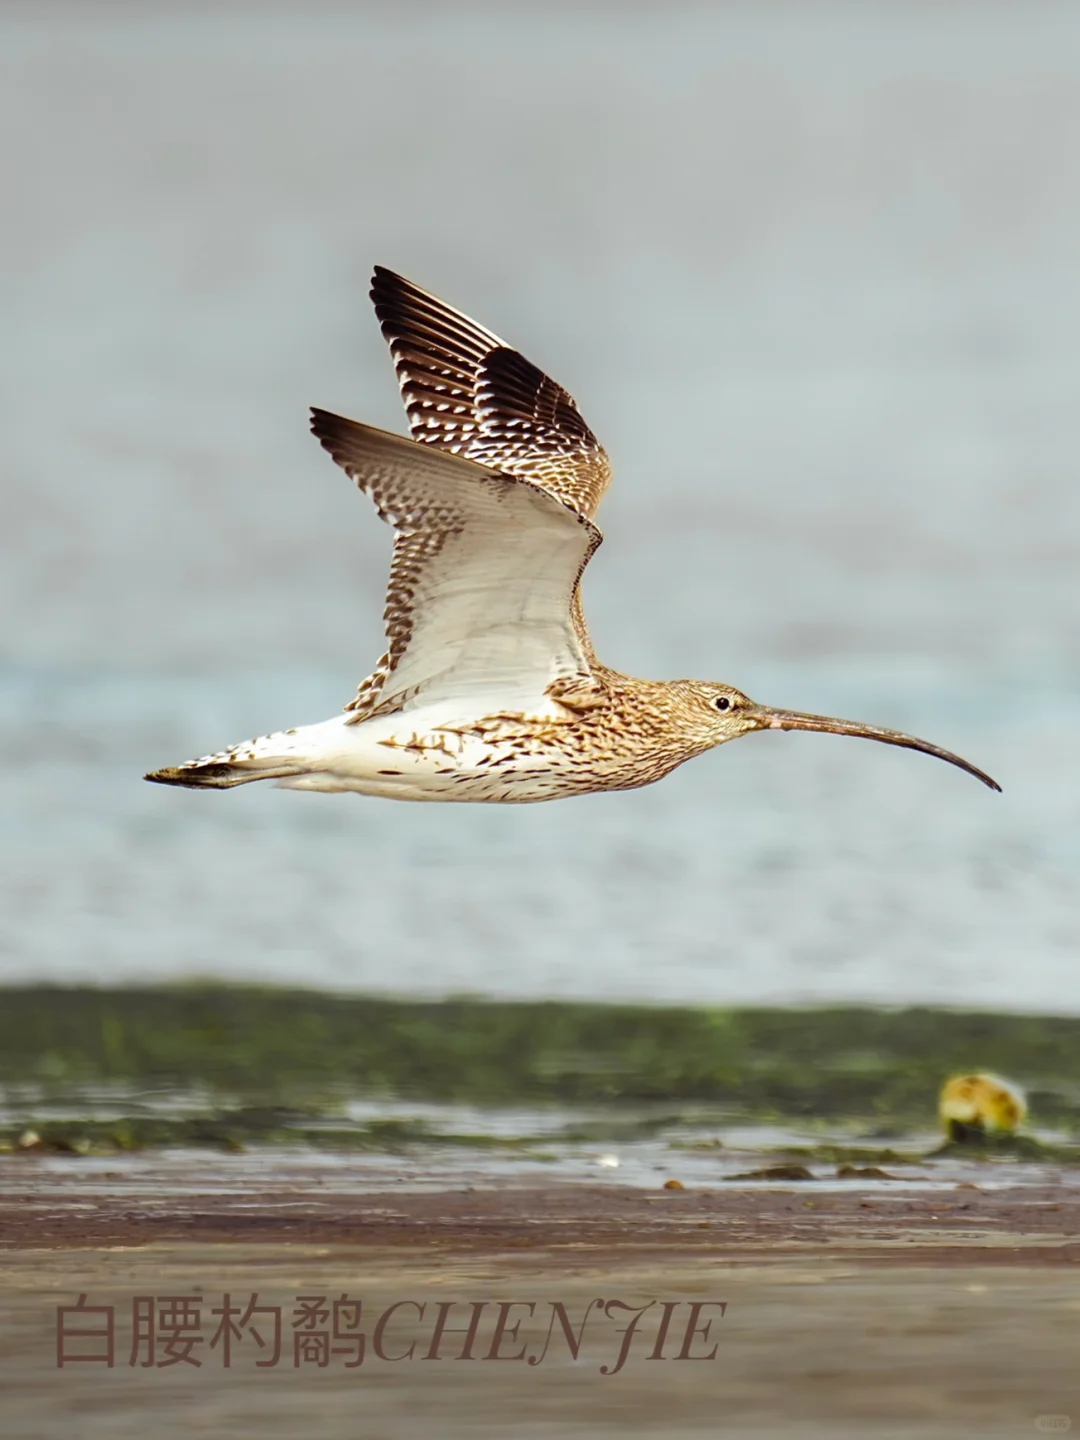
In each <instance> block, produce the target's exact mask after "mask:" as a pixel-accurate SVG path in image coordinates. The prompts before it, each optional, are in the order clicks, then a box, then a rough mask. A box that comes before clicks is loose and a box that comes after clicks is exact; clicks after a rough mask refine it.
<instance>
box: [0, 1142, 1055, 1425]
mask: <svg viewBox="0 0 1080 1440" xmlns="http://www.w3.org/2000/svg"><path fill="white" fill-rule="evenodd" d="M425 1163H426V1165H427V1169H428V1173H427V1174H426V1175H420V1174H417V1173H414V1172H412V1171H409V1172H408V1173H398V1174H397V1176H396V1177H395V1176H394V1169H395V1166H397V1168H398V1170H399V1171H400V1170H401V1168H402V1167H401V1166H399V1165H397V1162H395V1161H393V1160H388V1159H386V1157H383V1158H382V1159H380V1161H379V1162H378V1163H377V1165H375V1166H374V1167H373V1166H372V1164H371V1163H361V1162H358V1161H349V1162H336V1163H334V1164H333V1165H332V1166H331V1165H328V1164H327V1162H326V1161H325V1160H324V1159H323V1158H321V1157H309V1158H305V1157H291V1158H289V1159H279V1160H278V1161H276V1162H275V1163H274V1164H272V1165H269V1166H268V1164H267V1161H266V1158H265V1157H258V1156H241V1157H228V1158H227V1159H225V1158H223V1157H213V1156H206V1157H203V1156H191V1155H186V1156H178V1155H174V1156H157V1157H142V1158H141V1159H140V1160H139V1161H138V1162H137V1163H132V1164H129V1165H126V1166H125V1165H124V1164H121V1165H119V1166H118V1167H116V1168H112V1169H105V1168H103V1167H102V1166H101V1165H100V1164H99V1165H94V1164H91V1163H89V1162H82V1161H67V1162H63V1161H60V1160H58V1159H56V1158H37V1157H19V1158H18V1159H13V1160H12V1161H11V1162H10V1163H8V1164H6V1165H5V1166H4V1167H3V1175H2V1177H0V1246H2V1247H3V1248H2V1250H0V1291H2V1302H0V1303H2V1316H0V1340H2V1353H3V1356H4V1359H3V1362H2V1370H3V1379H4V1381H5V1388H6V1398H5V1400H4V1416H5V1426H4V1433H5V1434H6V1435H12V1436H18V1437H19V1440H23V1437H26V1440H30V1437H41V1440H60V1437H61V1436H69V1435H72V1434H76V1433H77V1434H79V1435H80V1436H81V1437H86V1440H97V1437H101V1440H104V1437H106V1436H109V1437H126V1436H132V1437H135V1436H139V1437H142V1436H144V1435H145V1434H146V1427H147V1424H148V1423H149V1419H148V1417H152V1425H153V1431H154V1433H155V1434H157V1435H164V1436H172V1435H178V1436H179V1435H181V1434H185V1435H186V1434H189V1433H191V1432H195V1433H198V1434H209V1435H219V1434H220V1435H223V1436H224V1435H230V1436H247V1435H252V1436H254V1435H259V1436H263V1435H265V1436H272V1437H279V1436H280V1437H286V1436H288V1437H292V1436H298V1435H304V1436H312V1435H317V1436H324V1435H325V1436H328V1437H337V1436H344V1435H350V1436H351V1435H363V1436H365V1437H367V1436H403V1437H412V1436H419V1435H422V1434H433V1433H434V1434H438V1435H441V1436H459V1435H460V1436H466V1435H469V1436H472V1435H478V1434H480V1435H492V1436H494V1435H500V1436H505V1435H514V1436H533V1435H535V1436H546V1435H555V1436H560V1437H571V1436H579V1435H580V1436H584V1435H592V1434H595V1433H597V1431H598V1430H602V1431H606V1430H611V1429H612V1428H613V1431H614V1433H624V1434H631V1433H632V1434H635V1435H644V1436H656V1437H661V1436H664V1437H667V1436H699V1435H701V1436H704V1435H716V1434H731V1435H743V1434H753V1435H775V1436H781V1435H783V1436H789V1435H790V1436H796V1435H798V1436H802V1435H812V1436H816V1435H822V1436H824V1435H828V1436H842V1437H848V1436H850V1437H854V1436H858V1435H867V1434H873V1435H875V1436H877V1435H889V1436H908V1435H910V1436H916V1435H917V1436H960V1435H963V1436H968V1435H974V1434H979V1435H993V1434H1003V1435H1004V1434H1014V1435H1015V1434H1031V1433H1039V1430H1038V1428H1037V1426H1038V1425H1041V1426H1043V1427H1044V1429H1045V1427H1046V1426H1047V1425H1050V1424H1054V1425H1058V1426H1059V1431H1057V1432H1048V1433H1060V1427H1062V1426H1063V1423H1064V1422H1062V1421H1061V1420H1060V1419H1053V1418H1051V1419H1048V1418H1047V1417H1061V1416H1067V1417H1069V1419H1070V1421H1071V1420H1073V1419H1075V1420H1076V1421H1077V1422H1078V1423H1080V1367H1078V1366H1077V1364H1076V1345H1077V1331H1078V1329H1080V1284H1078V1274H1077V1267H1078V1266H1080V1186H1077V1185H1075V1184H1074V1183H1073V1182H1071V1181H1070V1180H1069V1178H1068V1177H1067V1176H1064V1177H1055V1176H1046V1175H1039V1174H1035V1173H1029V1172H1028V1171H1027V1170H1026V1169H1025V1168H1024V1167H997V1166H994V1167H983V1169H984V1171H986V1172H987V1173H985V1174H983V1175H982V1177H981V1179H980V1180H979V1181H978V1182H976V1181H973V1180H970V1179H959V1180H958V1179H956V1178H955V1177H951V1178H949V1179H942V1180H940V1181H938V1182H936V1183H933V1184H928V1183H926V1182H925V1181H921V1180H914V1181H907V1182H904V1181H901V1182H892V1183H883V1182H875V1181H869V1180H868V1181H855V1182H850V1181H848V1182H844V1181H835V1182H832V1183H824V1182H818V1183H801V1184H799V1183H788V1184H783V1183H757V1184H755V1183H746V1182H743V1183H731V1182H728V1183H720V1184H715V1185H712V1186H695V1187H694V1188H688V1189H685V1190H681V1191H679V1190H663V1189H660V1188H649V1187H646V1186H643V1185H638V1186H634V1185H627V1184H596V1183H593V1182H587V1183H586V1182H581V1183H567V1182H561V1181H549V1182H546V1183H545V1182H544V1181H543V1180H541V1181H539V1182H538V1181H536V1180H535V1179H518V1180H513V1179H494V1180H493V1179H491V1178H490V1177H489V1178H485V1177H484V1174H483V1172H482V1169H477V1170H476V1171H470V1169H469V1166H468V1165H467V1164H466V1163H463V1162H462V1161H461V1160H460V1159H455V1160H454V1161H453V1162H450V1161H446V1162H445V1163H444V1164H443V1165H440V1163H439V1162H438V1160H435V1161H430V1160H429V1161H427V1162H425ZM405 1168H406V1170H407V1171H408V1167H405ZM1005 1171H1009V1172H1012V1173H1003V1172H1005ZM81 1294H84V1295H85V1296H86V1297H87V1298H86V1301H85V1302H84V1304H85V1306H87V1307H90V1310H89V1312H88V1313H87V1314H86V1315H84V1316H82V1318H81V1319H80V1314H79V1313H75V1314H73V1313H72V1311H71V1307H73V1306H75V1305H76V1304H77V1302H78V1298H79V1296H80V1295H81ZM225 1295H229V1296H231V1300H230V1302H229V1303H230V1304H231V1305H232V1306H233V1307H239V1311H240V1312H243V1311H245V1310H246V1309H247V1307H248V1306H249V1305H250V1306H252V1307H253V1310H252V1314H251V1315H250V1316H246V1317H245V1315H244V1314H243V1313H237V1314H236V1315H235V1317H233V1318H234V1323H235V1325H236V1327H237V1334H236V1336H235V1337H234V1343H233V1349H232V1355H231V1357H230V1365H229V1366H228V1368H226V1366H225V1364H224V1363H223V1354H222V1342H221V1341H220V1339H219V1343H218V1344H216V1345H211V1343H210V1342H211V1340H212V1339H213V1336H214V1333H215V1328H216V1327H220V1326H221V1325H222V1324H223V1321H222V1319H221V1317H220V1316H214V1315H213V1313H212V1312H213V1311H214V1310H215V1309H217V1310H219V1311H223V1310H224V1308H225V1305H224V1297H225ZM178 1297H179V1299H181V1300H184V1301H186V1302H187V1311H186V1313H187V1314H188V1315H189V1317H190V1316H191V1315H192V1314H196V1315H197V1320H198V1324H197V1327H195V1328H189V1331H188V1332H186V1333H188V1334H189V1336H191V1335H194V1336H195V1346H194V1349H193V1351H192V1353H193V1355H194V1356H196V1357H198V1358H200V1360H201V1363H200V1364H199V1365H197V1366H196V1365H193V1364H190V1363H187V1362H186V1361H181V1362H177V1363H173V1364H169V1363H163V1359H164V1360H165V1361H167V1360H168V1353H167V1351H166V1348H165V1342H166V1340H167V1339H168V1337H169V1334H170V1333H171V1332H170V1331H169V1330H168V1321H169V1319H170V1316H169V1315H168V1314H166V1313H165V1312H164V1311H163V1310H162V1306H163V1305H164V1304H166V1302H167V1301H170V1300H171V1301H172V1302H174V1313H173V1316H172V1318H173V1319H174V1320H175V1302H176V1301H177V1298H178ZM301 1297H309V1299H310V1298H311V1297H314V1299H315V1300H319V1299H320V1297H322V1298H324V1299H325V1310H326V1313H327V1314H329V1313H330V1312H331V1307H332V1302H333V1301H334V1300H335V1299H336V1300H338V1302H339V1307H342V1308H340V1309H339V1312H337V1318H338V1320H339V1321H340V1322H341V1323H340V1326H339V1338H340V1340H341V1345H340V1346H339V1350H340V1353H338V1354H336V1355H328V1356H327V1357H326V1363H325V1365H319V1364H318V1363H316V1360H317V1358H318V1357H316V1358H315V1359H312V1358H310V1350H309V1349H304V1348H303V1346H302V1345H301V1342H298V1340H297V1338H296V1337H297V1333H298V1332H301V1333H302V1332H303V1330H304V1329H305V1323H306V1322H304V1321H303V1319H302V1313H303V1312H302V1311H301V1309H300V1308H299V1302H300V1298H301ZM342 1297H344V1300H343V1299H342ZM357 1300H359V1301H360V1303H361V1310H360V1311H359V1312H353V1311H351V1310H349V1309H348V1306H349V1305H351V1304H353V1302H355V1301H357ZM399 1302H400V1303H399ZM510 1304H512V1307H513V1308H507V1306H508V1305H510ZM695 1304H696V1305H697V1306H698V1309H697V1311H694V1310H693V1309H692V1307H693V1306H694V1305H695ZM193 1306H194V1307H195V1309H192V1307H193ZM395 1306H396V1307H397V1308H396V1309H395V1308H394V1307H395ZM58 1307H64V1309H65V1314H64V1316H63V1317H61V1316H59V1314H58ZM148 1307H149V1309H148ZM421 1307H422V1308H421ZM440 1307H441V1308H440ZM560 1307H561V1311H560ZM107 1314H108V1315H109V1316H110V1317H111V1319H110V1321H109V1323H111V1326H112V1333H113V1350H114V1353H113V1361H114V1363H113V1365H112V1366H111V1367H110V1366H109V1365H108V1364H107V1363H106V1362H105V1358H103V1356H104V1351H103V1348H102V1347H103V1346H104V1345H105V1339H104V1338H103V1333H102V1331H103V1327H105V1325H106V1315H107ZM440 1314H442V1315H443V1323H444V1324H445V1326H446V1327H447V1328H446V1329H445V1331H444V1333H443V1334H442V1335H441V1337H436V1333H435V1332H436V1328H437V1326H438V1323H439V1316H440ZM665 1314H666V1315H667V1321H666V1322H665V1318H664V1317H665ZM635 1315H636V1316H637V1319H636V1320H634V1321H633V1333H632V1334H631V1335H630V1339H629V1341H627V1339H626V1331H627V1327H628V1326H629V1325H630V1322H631V1320H633V1317H634V1316H635ZM500 1316H501V1317H502V1319H501V1321H500ZM563 1317H565V1324H564V1319H563ZM474 1320H475V1329H474V1334H473V1337H472V1339H471V1340H470V1339H469V1337H468V1335H467V1333H465V1332H467V1330H468V1327H469V1324H470V1322H471V1321H474ZM151 1321H153V1324H154V1325H155V1326H157V1329H156V1331H155V1334H154V1335H153V1336H151V1334H150V1329H149V1327H150V1326H151ZM346 1321H348V1322H349V1323H346ZM380 1321H381V1322H382V1328H381V1330H380ZM314 1323H315V1322H314V1321H312V1322H311V1323H310V1325H308V1327H307V1328H312V1327H313V1326H314ZM500 1324H501V1327H502V1328H501V1335H500V1334H497V1332H498V1331H499V1328H500ZM706 1324H708V1326H709V1328H708V1330H707V1331H706V1330H705V1329H704V1327H705V1326H706ZM515 1326H516V1328H514V1327H515ZM95 1327H96V1328H97V1330H98V1332H99V1333H98V1334H97V1335H96V1336H95V1335H90V1336H89V1337H80V1336H76V1335H74V1334H73V1333H70V1332H74V1331H75V1330H78V1329H87V1330H91V1331H93V1330H94V1329H95ZM567 1327H569V1329H567ZM315 1328H318V1327H315ZM332 1328H333V1326H332V1322H331V1320H329V1319H326V1316H325V1315H324V1317H323V1322H322V1329H324V1330H326V1331H327V1332H328V1333H329V1332H330V1331H331V1330H332ZM256 1331H260V1335H259V1336H258V1337H256V1334H255V1332H256ZM661 1331H663V1333H661ZM358 1335H363V1336H364V1339H363V1341H358V1340H357V1338H356V1337H357V1336H358ZM259 1338H261V1340H262V1342H263V1343H262V1345H260V1344H259V1343H258V1340H259ZM575 1338H576V1341H577V1347H578V1353H577V1358H576V1359H575V1358H574V1356H573V1349H574V1345H573V1344H572V1341H573V1340H574V1339H575ZM58 1339H59V1340H60V1342H61V1344H62V1347H63V1348H64V1351H65V1353H64V1359H65V1363H64V1364H63V1365H62V1366H59V1365H58V1349H57V1346H58ZM151 1340H153V1343H154V1345H155V1346H156V1349H155V1351H154V1353H153V1354H151V1352H150V1348H149V1347H150V1345H151ZM312 1343H313V1344H314V1343H315V1342H312ZM327 1343H329V1342H327ZM335 1343H336V1342H335ZM624 1344H625V1346H626V1349H625V1353H622V1351H623V1346H624ZM80 1346H81V1347H83V1352H86V1351H87V1350H88V1351H89V1352H90V1353H93V1354H94V1355H95V1356H96V1357H97V1358H95V1359H91V1360H89V1361H75V1360H72V1359H70V1358H68V1357H69V1356H70V1355H72V1354H74V1353H76V1352H77V1351H79V1347H80ZM298 1346H299V1347H300V1348H298ZM410 1346H413V1347H414V1348H413V1350H412V1353H411V1356H408V1352H409V1348H410ZM358 1347H359V1348H358ZM432 1348H434V1350H435V1353H436V1355H437V1356H438V1358H437V1359H434V1358H433V1359H428V1358H427V1356H428V1355H429V1354H430V1352H431V1350H432ZM360 1349H362V1351H363V1354H362V1355H360V1354H359V1350H360ZM463 1350H468V1351H470V1352H471V1359H466V1360H462V1359H460V1358H458V1357H459V1356H460V1355H461V1353H462V1351H463ZM684 1352H685V1354H684ZM80 1353H82V1352H80ZM680 1355H682V1356H683V1358H680ZM516 1356H520V1358H514V1357H516ZM620 1356H621V1359H620ZM706 1356H711V1358H704V1357H706ZM305 1357H307V1358H305ZM530 1357H532V1360H533V1363H530ZM699 1357H700V1358H699ZM357 1358H359V1359H360V1360H361V1362H362V1363H359V1364H357V1363H355V1361H356V1360H357ZM132 1361H134V1363H131V1362H132ZM259 1361H261V1362H263V1363H262V1364H261V1365H260V1364H257V1362H259ZM347 1361H352V1362H354V1363H352V1364H348V1363H347ZM271 1362H272V1363H271ZM604 1367H606V1369H607V1373H605V1370H604Z"/></svg>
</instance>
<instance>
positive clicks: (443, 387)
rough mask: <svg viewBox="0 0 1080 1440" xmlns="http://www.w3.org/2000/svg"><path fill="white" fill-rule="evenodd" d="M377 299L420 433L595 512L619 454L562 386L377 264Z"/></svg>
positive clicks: (378, 313) (415, 429)
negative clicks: (609, 450) (610, 450)
mask: <svg viewBox="0 0 1080 1440" xmlns="http://www.w3.org/2000/svg"><path fill="white" fill-rule="evenodd" d="M371 298H372V300H373V301H374V304H375V314H376V316H377V317H378V320H379V324H380V326H381V327H382V332H383V335H384V336H385V337H386V340H387V343H388V344H389V346H390V353H391V355H392V356H393V360H394V368H395V370H396V371H397V377H398V384H399V385H400V386H401V395H402V399H403V400H404V402H405V409H406V412H407V413H408V416H409V425H410V427H411V430H412V436H413V439H414V440H417V441H419V442H420V443H421V444H422V445H435V446H438V448H439V449H441V450H449V451H450V452H451V453H452V454H454V455H464V456H467V457H468V458H469V459H470V460H476V461H478V462H479V463H480V464H481V465H487V466H489V467H490V468H491V469H493V470H501V471H503V472H504V474H507V475H520V476H522V477H523V478H525V479H527V480H533V481H535V482H536V484H538V485H542V486H543V487H544V489H545V490H549V491H550V492H551V494H552V495H556V496H557V497H558V498H559V499H560V500H562V501H563V502H564V503H565V504H567V505H572V506H573V507H574V509H575V510H578V511H580V513H581V514H582V515H587V516H590V517H591V516H592V515H594V514H595V512H596V507H597V506H598V505H599V503H600V499H601V496H602V495H603V493H604V491H605V490H606V489H607V487H608V485H609V483H610V481H611V463H610V461H609V460H608V457H607V455H606V454H605V453H604V451H603V449H602V448H601V446H600V444H599V443H598V442H597V439H596V436H595V435H594V434H593V433H592V431H591V430H590V429H589V427H588V425H586V423H585V421H584V420H583V419H582V417H581V412H580V411H579V410H578V408H577V405H576V404H575V403H574V400H573V397H572V396H571V395H569V394H568V393H567V391H565V390H564V389H563V388H562V386H561V385H556V383H555V381H554V380H550V379H549V378H548V377H547V376H546V375H545V374H544V373H543V372H542V371H541V370H538V369H537V368H536V366H535V365H532V364H530V362H529V361H528V360H526V359H525V357H524V356H523V355H520V354H518V352H517V351H516V350H514V349H512V348H511V347H510V346H509V345H507V344H506V343H505V342H504V341H502V340H500V339H499V337H498V336H497V335H494V334H492V332H491V331H490V330H485V329H484V328H483V327H482V326H480V325H477V324H476V322H475V321H473V320H470V319H469V318H468V316H466V315H462V314H461V313H460V312H459V311H457V310H453V309H451V307H450V306H449V305H444V304H443V302H442V301H441V300H438V299H436V297H435V296H434V295H429V294H428V293H427V291H426V290H421V289H420V287H419V286H418V285H413V284H412V282H411V281H409V280H405V279H403V278H402V277H401V276H400V275H395V274H394V272H393V271H392V270H385V269H383V268H382V266H376V268H375V273H374V275H373V276H372V281H371Z"/></svg>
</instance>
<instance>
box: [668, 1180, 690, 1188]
mask: <svg viewBox="0 0 1080 1440" xmlns="http://www.w3.org/2000/svg"><path fill="white" fill-rule="evenodd" d="M664 1189H665V1190H685V1189H686V1186H685V1185H684V1184H683V1183H682V1181H681V1180H665V1181H664Z"/></svg>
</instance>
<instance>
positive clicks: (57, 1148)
mask: <svg viewBox="0 0 1080 1440" xmlns="http://www.w3.org/2000/svg"><path fill="white" fill-rule="evenodd" d="M255 1145H275V1146H310V1147H312V1148H314V1149H319V1150H340V1151H373V1152H377V1153H379V1154H389V1155H398V1154H408V1153H410V1152H414V1151H416V1150H418V1149H420V1148H427V1149H430V1148H431V1147H433V1146H455V1147H464V1148H467V1149H470V1150H500V1151H508V1152H511V1153H515V1154H516V1153H518V1152H522V1153H524V1154H526V1155H528V1154H529V1152H528V1151H527V1150H525V1145H526V1142H525V1141H523V1140H518V1139H515V1138H510V1139H504V1138H502V1137H500V1136H492V1135H485V1134H454V1133H446V1132H443V1131H441V1130H439V1131H436V1130H433V1129H431V1128H430V1127H428V1126H427V1125H425V1124H424V1123H423V1122H422V1121H418V1120H372V1121H369V1122H368V1123H366V1124H357V1125H348V1124H333V1123H329V1122H326V1123H320V1122H319V1121H317V1120H314V1119H313V1118H312V1117H310V1116H302V1115H293V1114H289V1113H288V1112H286V1111H281V1112H279V1113H278V1114H276V1115H275V1114H270V1113H267V1112H259V1111H252V1110H235V1111H223V1112H220V1113H217V1114H201V1115H186V1116H126V1117H124V1118H123V1119H121V1120H94V1119H70V1120H55V1119H53V1120H43V1121H40V1122H39V1121H30V1122H29V1123H26V1122H24V1123H20V1124H17V1125H10V1124H9V1125H2V1126H0V1151H3V1152H5V1153H10V1154H13V1155H19V1154H25V1155H117V1154H124V1153H128V1152H132V1151H138V1150H148V1149H168V1148H180V1149H199V1150H220V1151H223V1152H224V1153H225V1154H240V1153H242V1152H243V1151H245V1150H247V1148H248V1147H249V1146H255Z"/></svg>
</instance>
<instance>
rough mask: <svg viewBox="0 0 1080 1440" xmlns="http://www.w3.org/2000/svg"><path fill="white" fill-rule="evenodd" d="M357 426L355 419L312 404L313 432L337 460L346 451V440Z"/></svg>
mask: <svg viewBox="0 0 1080 1440" xmlns="http://www.w3.org/2000/svg"><path fill="white" fill-rule="evenodd" d="M355 428H356V422H355V421H353V420H346V419H345V417H344V416H343V415H335V414H333V413H332V411H330V410H320V409H319V407H318V406H317V405H312V407H311V433H312V434H313V435H314V436H315V438H316V440H318V442H319V444H320V445H321V446H322V447H323V449H324V450H325V451H327V453H328V454H330V455H332V456H333V457H334V459H335V460H336V459H337V458H338V456H339V455H341V454H342V452H343V451H344V449H345V442H346V441H347V440H348V438H349V435H350V433H351V432H352V431H354V430H355Z"/></svg>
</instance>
